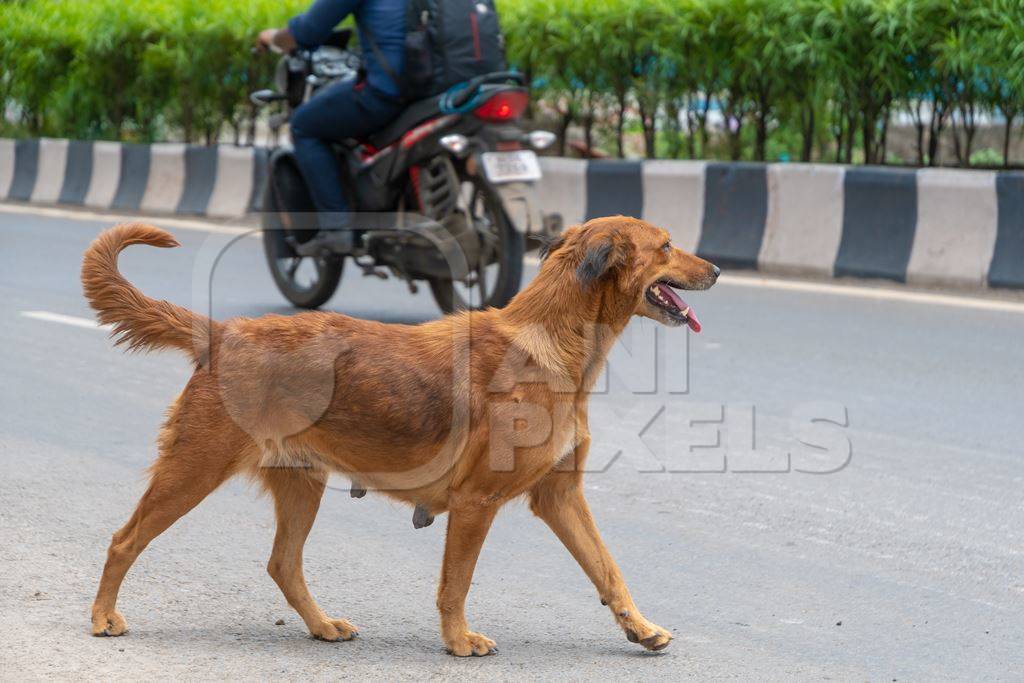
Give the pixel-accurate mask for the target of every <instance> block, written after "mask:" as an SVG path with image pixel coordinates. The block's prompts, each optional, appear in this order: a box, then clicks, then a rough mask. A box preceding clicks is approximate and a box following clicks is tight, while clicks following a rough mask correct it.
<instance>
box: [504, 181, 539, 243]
mask: <svg viewBox="0 0 1024 683" xmlns="http://www.w3.org/2000/svg"><path fill="white" fill-rule="evenodd" d="M494 189H495V191H496V192H497V194H498V197H499V198H500V199H501V206H502V208H503V209H505V215H506V216H508V219H509V220H510V221H512V226H513V227H514V228H515V229H516V232H520V233H522V234H524V235H540V234H543V233H544V217H543V215H542V214H541V211H540V205H539V204H538V203H537V189H536V187H535V186H534V184H533V183H526V182H515V183H502V184H500V185H495V186H494Z"/></svg>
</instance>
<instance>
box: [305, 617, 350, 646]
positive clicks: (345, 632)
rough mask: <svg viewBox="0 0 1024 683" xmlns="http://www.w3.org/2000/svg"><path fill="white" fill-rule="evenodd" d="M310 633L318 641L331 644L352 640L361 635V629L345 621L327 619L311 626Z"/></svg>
mask: <svg viewBox="0 0 1024 683" xmlns="http://www.w3.org/2000/svg"><path fill="white" fill-rule="evenodd" d="M309 632H310V633H311V634H312V635H313V637H314V638H316V639H317V640H326V641H327V642H329V643H334V642H337V641H339V640H352V639H353V638H355V637H356V636H357V635H359V629H357V628H356V627H355V626H353V625H352V624H350V623H348V622H347V621H345V620H344V619H325V620H324V621H321V622H320V623H318V624H313V625H312V626H310V627H309Z"/></svg>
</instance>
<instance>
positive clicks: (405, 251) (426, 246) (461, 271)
mask: <svg viewBox="0 0 1024 683" xmlns="http://www.w3.org/2000/svg"><path fill="white" fill-rule="evenodd" d="M418 184H419V200H420V205H421V212H420V214H415V213H410V214H407V215H408V216H409V218H410V219H411V220H410V221H409V222H410V223H412V224H413V225H414V226H415V227H416V233H410V232H407V231H396V232H393V233H390V232H381V233H377V234H375V235H373V237H372V238H371V240H370V245H371V251H372V253H373V254H374V256H375V258H376V259H377V261H378V262H379V263H383V264H386V265H389V266H391V267H393V268H394V269H395V270H397V271H398V272H400V273H402V274H404V275H405V276H407V277H410V278H413V279H424V278H427V279H438V278H441V279H453V280H463V279H465V278H467V277H468V276H469V273H470V272H471V271H472V270H474V269H475V266H476V262H477V260H478V259H479V257H480V238H479V234H478V232H477V228H476V226H475V225H474V224H473V220H472V218H471V217H470V216H469V215H468V214H467V213H466V212H465V211H464V210H463V209H461V208H460V207H459V205H458V201H459V191H460V184H459V177H458V174H457V173H456V171H455V167H454V166H453V165H452V162H451V161H450V160H449V159H447V158H445V157H438V158H435V159H432V160H431V161H430V163H428V164H427V165H425V166H423V167H422V168H421V169H420V172H419V183H418Z"/></svg>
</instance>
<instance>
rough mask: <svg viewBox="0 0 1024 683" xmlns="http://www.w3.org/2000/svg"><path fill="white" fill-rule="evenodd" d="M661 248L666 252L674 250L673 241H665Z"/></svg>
mask: <svg viewBox="0 0 1024 683" xmlns="http://www.w3.org/2000/svg"><path fill="white" fill-rule="evenodd" d="M661 250H662V251H663V252H665V253H666V254H667V253H668V252H670V251H672V243H671V242H665V244H663V245H661Z"/></svg>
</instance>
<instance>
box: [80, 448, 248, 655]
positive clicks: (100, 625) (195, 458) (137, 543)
mask: <svg viewBox="0 0 1024 683" xmlns="http://www.w3.org/2000/svg"><path fill="white" fill-rule="evenodd" d="M167 441H168V442H169V443H167V444H166V447H165V448H163V449H162V453H161V455H160V457H159V458H158V459H157V461H156V463H154V465H153V468H152V478H151V479H150V483H149V488H148V489H147V490H146V492H145V493H144V494H143V495H142V498H141V499H140V500H139V504H138V506H136V508H135V512H134V513H133V514H132V516H131V519H129V520H128V523H127V524H125V525H124V526H123V527H122V528H121V529H120V530H119V531H118V532H117V533H115V534H114V537H113V539H112V540H111V542H110V548H109V549H108V551H107V562H106V564H105V565H104V567H103V577H102V578H101V579H100V586H99V590H98V591H97V592H96V600H95V601H94V602H93V606H92V634H93V635H94V636H119V635H121V634H123V633H124V632H125V631H126V630H127V625H126V624H125V620H124V617H122V616H121V615H120V614H119V613H118V612H117V611H116V609H115V608H116V604H117V594H118V591H119V590H120V588H121V582H122V581H123V580H124V577H125V574H127V573H128V569H129V568H131V566H132V564H133V563H134V562H135V560H136V558H138V556H139V554H140V553H141V552H142V551H143V550H145V548H146V546H147V545H149V543H150V541H152V540H153V539H154V538H156V537H157V536H159V535H160V534H161V533H163V532H164V531H165V530H167V528H168V527H170V526H171V525H172V524H174V522H176V521H177V520H178V519H179V518H181V517H182V516H183V515H185V514H186V513H187V512H188V511H189V510H191V509H192V508H194V507H195V506H196V505H198V504H199V503H200V502H201V501H202V500H203V499H204V498H206V496H208V495H209V494H210V493H212V492H213V491H214V489H216V488H217V487H218V486H220V485H221V484H222V483H223V482H224V481H225V480H226V479H227V478H228V477H229V476H231V474H233V472H234V464H235V460H234V458H233V457H232V456H231V455H227V456H226V457H222V458H218V457H216V455H215V454H214V453H211V452H208V451H207V450H206V449H205V448H200V447H198V445H197V446H191V445H184V444H182V443H181V442H179V441H178V440H176V439H174V438H170V439H168V440H167Z"/></svg>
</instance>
